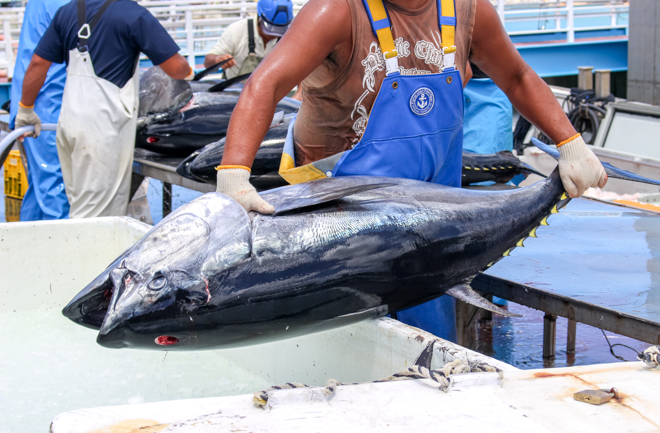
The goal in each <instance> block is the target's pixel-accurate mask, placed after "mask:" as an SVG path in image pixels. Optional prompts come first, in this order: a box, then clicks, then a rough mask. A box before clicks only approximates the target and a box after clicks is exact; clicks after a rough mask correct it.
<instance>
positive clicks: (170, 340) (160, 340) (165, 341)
mask: <svg viewBox="0 0 660 433" xmlns="http://www.w3.org/2000/svg"><path fill="white" fill-rule="evenodd" d="M178 342H179V339H178V338H176V337H171V336H169V335H161V336H160V337H157V338H156V344H158V345H160V346H171V345H173V344H176V343H178Z"/></svg>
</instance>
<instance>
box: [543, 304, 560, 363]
mask: <svg viewBox="0 0 660 433" xmlns="http://www.w3.org/2000/svg"><path fill="white" fill-rule="evenodd" d="M556 336H557V316H555V315H553V314H547V313H546V314H545V316H543V358H545V359H552V358H554V357H555V341H556V338H555V337H556Z"/></svg>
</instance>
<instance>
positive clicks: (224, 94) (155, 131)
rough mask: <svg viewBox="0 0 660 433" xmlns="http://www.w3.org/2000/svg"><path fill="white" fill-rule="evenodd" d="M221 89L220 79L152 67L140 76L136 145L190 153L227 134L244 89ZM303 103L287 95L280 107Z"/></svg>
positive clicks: (292, 110)
mask: <svg viewBox="0 0 660 433" xmlns="http://www.w3.org/2000/svg"><path fill="white" fill-rule="evenodd" d="M244 78H245V77H244ZM191 86H192V87H191ZM217 90H218V85H216V82H205V81H200V82H193V83H192V84H191V83H188V82H187V81H183V80H173V79H171V78H170V77H169V76H167V74H165V73H164V72H163V71H162V69H160V68H159V67H153V68H150V69H149V70H148V71H147V72H145V73H144V74H143V75H142V77H141V78H140V108H139V111H138V121H137V131H136V137H135V145H136V147H141V148H144V149H148V150H151V151H154V152H158V153H164V154H168V155H173V156H186V155H189V154H190V153H192V152H194V151H196V150H198V149H200V148H201V147H204V146H205V145H207V144H209V143H211V142H214V141H217V140H219V139H221V138H222V137H224V136H225V135H226V134H227V127H228V126H229V119H230V117H231V114H232V112H233V111H234V107H235V106H236V103H237V102H238V98H239V96H240V90H241V89H240V88H231V87H229V88H226V89H224V90H223V91H217ZM299 107H300V102H298V101H296V100H294V99H291V98H287V97H285V98H284V99H282V100H281V101H280V102H279V103H278V104H277V108H276V110H277V111H282V112H284V113H295V112H297V111H298V108H299Z"/></svg>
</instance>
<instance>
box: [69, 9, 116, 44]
mask: <svg viewBox="0 0 660 433" xmlns="http://www.w3.org/2000/svg"><path fill="white" fill-rule="evenodd" d="M116 1H117V0H106V2H105V3H103V6H101V8H100V9H99V10H98V11H97V12H96V13H95V14H94V16H93V17H92V19H91V20H90V22H89V23H87V12H86V10H85V9H86V8H85V0H78V49H84V50H86V45H87V40H88V39H89V38H90V36H92V31H93V30H94V28H95V27H96V25H97V24H98V23H99V20H100V19H101V16H103V13H104V12H105V11H106V9H108V7H109V6H110V5H111V4H112V3H114V2H116Z"/></svg>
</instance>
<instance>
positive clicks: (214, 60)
mask: <svg viewBox="0 0 660 433" xmlns="http://www.w3.org/2000/svg"><path fill="white" fill-rule="evenodd" d="M227 59H231V60H229V61H228V62H227V63H225V64H224V65H222V69H229V68H233V67H234V66H236V60H234V58H233V56H232V55H231V54H220V55H219V56H217V55H215V54H207V55H206V57H205V58H204V67H205V68H210V67H211V66H213V65H216V64H218V63H220V62H222V61H224V60H227Z"/></svg>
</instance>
